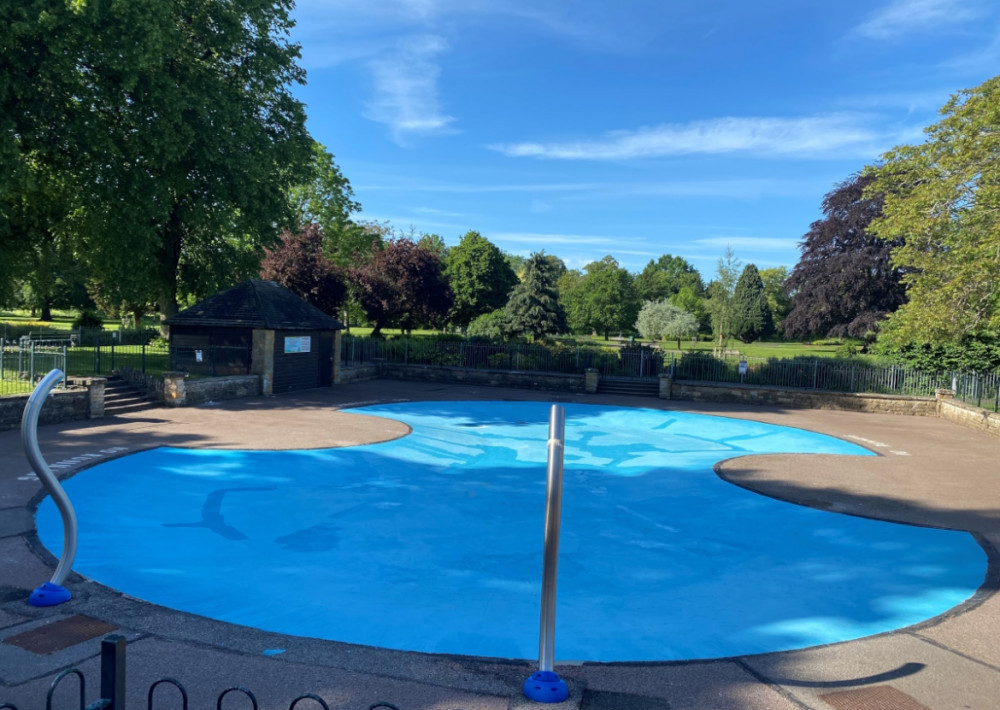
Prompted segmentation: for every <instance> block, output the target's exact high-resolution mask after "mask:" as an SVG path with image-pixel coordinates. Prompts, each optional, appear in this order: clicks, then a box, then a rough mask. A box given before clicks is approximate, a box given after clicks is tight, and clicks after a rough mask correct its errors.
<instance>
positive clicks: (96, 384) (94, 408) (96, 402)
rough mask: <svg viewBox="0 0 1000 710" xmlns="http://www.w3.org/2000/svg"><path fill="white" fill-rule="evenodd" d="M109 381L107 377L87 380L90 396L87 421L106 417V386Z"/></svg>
mask: <svg viewBox="0 0 1000 710" xmlns="http://www.w3.org/2000/svg"><path fill="white" fill-rule="evenodd" d="M107 381H108V380H107V378H105V377H91V378H88V379H87V381H86V383H85V384H86V386H87V393H88V394H89V395H90V397H89V398H88V400H87V419H100V418H101V417H103V416H104V385H105V384H107Z"/></svg>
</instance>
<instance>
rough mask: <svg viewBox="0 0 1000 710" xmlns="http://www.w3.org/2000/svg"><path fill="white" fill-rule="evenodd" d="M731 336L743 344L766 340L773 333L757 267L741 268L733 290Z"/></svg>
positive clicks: (762, 282) (750, 265) (769, 312)
mask: <svg viewBox="0 0 1000 710" xmlns="http://www.w3.org/2000/svg"><path fill="white" fill-rule="evenodd" d="M732 318H733V320H732V334H733V335H734V336H736V337H737V338H739V339H740V340H741V341H742V342H744V343H752V342H754V341H756V340H760V339H761V338H766V337H767V336H769V335H771V334H772V333H773V332H774V319H773V316H772V315H771V307H770V306H769V305H768V304H767V294H766V293H765V292H764V281H763V280H762V279H761V278H760V272H758V271H757V266H756V265H754V264H747V265H746V266H745V267H743V273H742V274H740V280H739V281H737V282H736V288H735V289H734V290H733V309H732Z"/></svg>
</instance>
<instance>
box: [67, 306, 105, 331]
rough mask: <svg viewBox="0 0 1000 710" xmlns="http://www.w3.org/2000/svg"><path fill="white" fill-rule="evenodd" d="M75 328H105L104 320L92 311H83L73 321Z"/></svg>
mask: <svg viewBox="0 0 1000 710" xmlns="http://www.w3.org/2000/svg"><path fill="white" fill-rule="evenodd" d="M73 327H74V328H97V329H102V328H104V320H103V319H102V318H101V317H100V316H99V315H97V313H95V312H94V311H91V310H82V311H80V315H78V316H77V317H76V319H75V320H74V321H73Z"/></svg>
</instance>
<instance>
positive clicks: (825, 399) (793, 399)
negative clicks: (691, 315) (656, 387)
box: [661, 380, 937, 417]
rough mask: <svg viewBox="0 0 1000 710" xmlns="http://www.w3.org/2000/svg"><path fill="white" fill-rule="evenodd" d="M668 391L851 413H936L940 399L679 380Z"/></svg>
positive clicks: (700, 398)
mask: <svg viewBox="0 0 1000 710" xmlns="http://www.w3.org/2000/svg"><path fill="white" fill-rule="evenodd" d="M661 391H662V388H661ZM669 393H670V395H669V396H670V398H671V399H674V400H681V401H687V402H727V403H733V404H756V405H762V406H767V407H785V408H788V409H840V410H845V411H850V412H877V413H881V414H910V415H916V416H930V417H933V416H937V402H936V401H935V399H934V398H933V397H904V396H902V395H889V394H860V393H853V392H824V391H820V390H807V389H796V388H792V387H757V386H754V385H737V384H710V383H705V382H685V381H680V380H678V381H676V382H674V383H673V385H672V386H671V387H670V388H669Z"/></svg>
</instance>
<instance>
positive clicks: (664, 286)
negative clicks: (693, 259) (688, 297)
mask: <svg viewBox="0 0 1000 710" xmlns="http://www.w3.org/2000/svg"><path fill="white" fill-rule="evenodd" d="M685 287H687V288H690V289H691V290H692V291H693V292H694V293H696V294H699V295H700V294H701V293H702V292H703V291H704V290H705V285H704V284H703V283H702V281H701V275H700V274H699V273H698V270H697V269H695V268H694V267H693V266H691V264H689V263H688V262H687V261H686V260H684V259H683V258H681V257H679V256H671V255H670V254H664V255H663V256H661V257H660V258H659V259H657V260H656V261H652V260H650V262H649V263H648V264H646V268H644V269H643V270H642V272H641V273H640V274H639V275H638V276H636V277H635V291H636V294H637V295H638V296H639V298H640V299H642V300H643V301H656V300H662V299H664V298H670V297H671V296H673V295H675V294H677V293H679V292H680V290H681V289H683V288H685Z"/></svg>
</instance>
